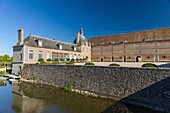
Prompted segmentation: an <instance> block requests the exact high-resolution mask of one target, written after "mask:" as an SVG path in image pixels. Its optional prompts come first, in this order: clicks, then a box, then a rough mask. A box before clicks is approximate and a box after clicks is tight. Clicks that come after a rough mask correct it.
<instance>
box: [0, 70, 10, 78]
mask: <svg viewBox="0 0 170 113" xmlns="http://www.w3.org/2000/svg"><path fill="white" fill-rule="evenodd" d="M6 74H8V73H7V72H5V71H0V77H3V75H6Z"/></svg>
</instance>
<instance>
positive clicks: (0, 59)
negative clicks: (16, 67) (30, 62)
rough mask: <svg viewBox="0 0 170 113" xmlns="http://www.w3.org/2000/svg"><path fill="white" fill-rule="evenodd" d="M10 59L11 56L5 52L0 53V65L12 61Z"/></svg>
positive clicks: (11, 58)
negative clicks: (3, 53)
mask: <svg viewBox="0 0 170 113" xmlns="http://www.w3.org/2000/svg"><path fill="white" fill-rule="evenodd" d="M12 60H13V57H10V56H9V55H7V54H5V55H1V56H0V65H4V64H9V63H12Z"/></svg>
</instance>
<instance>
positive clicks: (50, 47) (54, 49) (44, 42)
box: [12, 28, 91, 74]
mask: <svg viewBox="0 0 170 113" xmlns="http://www.w3.org/2000/svg"><path fill="white" fill-rule="evenodd" d="M39 58H43V59H44V60H45V61H47V59H49V58H50V59H52V60H55V59H58V61H60V59H64V61H66V60H67V59H70V60H71V59H74V60H76V59H80V58H82V59H83V58H86V59H87V61H91V45H90V44H89V43H88V42H87V40H86V38H85V36H84V31H83V29H82V28H81V29H80V32H77V34H76V38H75V40H74V42H73V43H67V42H62V41H58V40H56V39H50V38H45V37H41V36H36V35H32V34H30V35H29V36H28V37H26V38H25V39H24V30H23V29H19V30H18V43H17V44H16V45H15V46H13V69H12V73H13V74H18V73H19V72H20V71H21V69H22V67H23V65H24V64H36V63H37V62H38V59H39Z"/></svg>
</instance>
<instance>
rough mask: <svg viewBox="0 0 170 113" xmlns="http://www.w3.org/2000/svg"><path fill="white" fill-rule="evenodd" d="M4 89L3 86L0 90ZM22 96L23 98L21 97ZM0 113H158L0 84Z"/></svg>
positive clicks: (27, 85) (24, 85)
mask: <svg viewBox="0 0 170 113" xmlns="http://www.w3.org/2000/svg"><path fill="white" fill-rule="evenodd" d="M4 85H6V86H4ZM23 95H24V96H23ZM0 113H158V112H154V111H151V110H146V109H142V108H138V107H134V106H128V105H124V104H121V103H117V102H115V101H114V100H110V99H102V98H94V97H87V96H84V95H80V94H75V93H72V92H65V91H63V89H60V88H56V87H53V86H47V85H41V84H32V83H27V82H22V83H21V84H13V85H12V86H11V85H10V84H9V83H8V82H7V83H6V84H4V83H0Z"/></svg>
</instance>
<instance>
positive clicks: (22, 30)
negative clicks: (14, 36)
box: [17, 29, 24, 45]
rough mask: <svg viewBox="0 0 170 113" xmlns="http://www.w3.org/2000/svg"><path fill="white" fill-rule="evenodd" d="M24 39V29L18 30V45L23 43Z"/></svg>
mask: <svg viewBox="0 0 170 113" xmlns="http://www.w3.org/2000/svg"><path fill="white" fill-rule="evenodd" d="M23 40H24V29H19V30H18V43H17V44H18V45H22V44H23Z"/></svg>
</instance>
